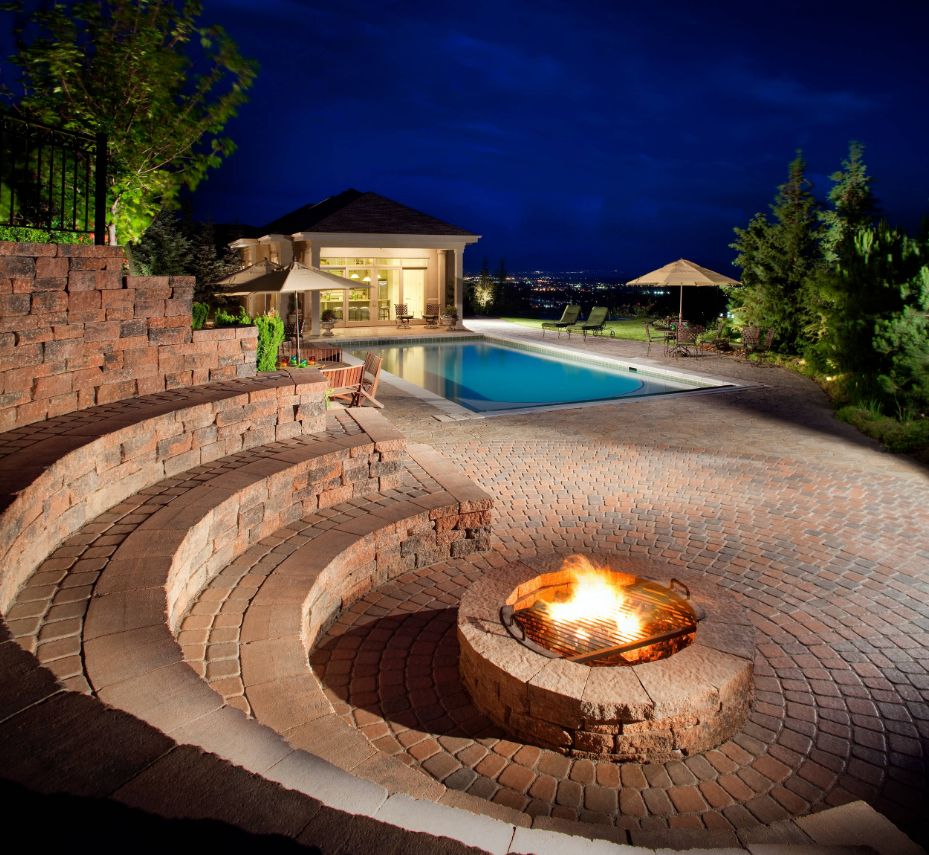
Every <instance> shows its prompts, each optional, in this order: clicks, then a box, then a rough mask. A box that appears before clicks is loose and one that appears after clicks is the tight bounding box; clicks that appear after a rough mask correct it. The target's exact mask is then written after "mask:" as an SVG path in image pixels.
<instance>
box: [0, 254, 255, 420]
mask: <svg viewBox="0 0 929 855" xmlns="http://www.w3.org/2000/svg"><path fill="white" fill-rule="evenodd" d="M125 263H126V262H125V256H124V254H123V252H122V250H121V249H120V248H119V247H106V246H83V245H55V244H18V243H8V242H0V431H2V430H10V429H12V428H14V427H17V426H19V425H25V424H31V423H34V422H38V421H43V420H45V419H48V418H54V417H55V416H59V415H62V414H64V413H70V412H74V411H76V410H80V409H85V408H87V407H92V406H95V405H97V404H106V403H110V402H112V401H117V400H121V399H124V398H130V397H133V396H135V395H146V394H150V393H153V392H161V391H164V390H166V389H177V388H181V387H183V386H190V385H193V384H199V383H209V382H215V381H218V380H227V379H233V378H236V377H249V376H252V375H254V374H255V352H256V347H257V330H255V329H254V328H251V327H248V328H241V329H238V328H230V329H221V330H202V331H198V332H196V333H195V332H194V331H193V330H192V329H191V326H190V322H191V304H192V300H193V289H194V279H193V278H192V277H188V276H127V275H126V274H125V269H124V268H125Z"/></svg>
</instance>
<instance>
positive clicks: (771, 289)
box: [730, 151, 822, 353]
mask: <svg viewBox="0 0 929 855" xmlns="http://www.w3.org/2000/svg"><path fill="white" fill-rule="evenodd" d="M805 173H806V162H805V161H804V160H803V155H802V154H801V153H800V152H799V151H798V152H797V156H796V157H795V158H794V160H793V161H792V162H791V164H790V167H789V171H788V177H787V181H786V183H784V184H782V185H781V186H780V187H779V188H778V194H777V196H776V197H775V199H774V202H773V203H772V204H771V214H772V216H773V222H772V221H771V220H769V219H768V218H767V217H766V216H765V215H764V214H756V215H755V216H754V217H752V219H751V221H750V222H749V224H748V228H746V229H740V228H737V229H736V230H735V232H736V240H735V241H734V242H733V243H732V244H730V246H731V247H732V248H733V249H735V250H737V251H738V253H739V254H738V255H737V256H736V259H735V262H734V263H735V265H736V266H737V267H741V268H742V271H743V272H742V287H741V288H739V289H733V291H732V292H731V293H732V297H733V301H734V302H737V303H738V304H739V306H740V307H741V309H742V315H743V318H744V320H745V321H746V322H748V323H751V324H754V325H757V326H760V327H764V328H773V329H774V336H775V341H776V342H777V343H778V345H779V347H780V349H781V350H785V351H787V352H791V353H797V352H799V351H800V350H801V349H802V347H803V344H804V329H805V327H806V318H805V312H804V308H805V305H804V299H803V296H804V294H803V289H804V283H805V282H806V280H807V278H808V277H809V276H810V275H812V274H813V273H814V271H815V270H816V269H817V267H818V266H819V265H820V264H821V262H822V251H821V249H820V246H819V242H818V229H817V209H818V203H817V202H816V199H815V198H814V197H813V194H812V193H811V192H810V186H811V185H810V182H809V180H808V179H807V178H806V174H805Z"/></svg>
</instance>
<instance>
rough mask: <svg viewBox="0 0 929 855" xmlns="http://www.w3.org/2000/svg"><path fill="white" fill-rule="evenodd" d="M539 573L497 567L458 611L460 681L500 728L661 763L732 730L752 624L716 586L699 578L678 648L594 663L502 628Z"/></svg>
mask: <svg viewBox="0 0 929 855" xmlns="http://www.w3.org/2000/svg"><path fill="white" fill-rule="evenodd" d="M538 572H539V568H538V567H532V568H531V567H528V566H526V565H525V564H522V563H514V564H510V565H507V566H505V567H503V568H500V569H497V570H495V571H493V572H491V573H489V574H488V575H486V576H484V577H483V578H482V579H481V580H479V581H478V582H476V583H475V584H474V585H473V586H472V587H471V588H470V589H469V590H468V591H467V592H466V593H465V596H464V597H463V598H462V601H461V605H460V607H459V613H458V640H459V644H460V648H461V654H460V660H459V667H460V670H461V675H462V679H463V681H464V683H465V685H466V687H467V689H468V691H469V692H470V693H471V697H472V699H473V700H474V703H475V704H476V705H477V706H478V707H479V708H480V709H481V710H482V711H483V712H484V713H485V714H486V715H487V716H489V717H490V718H491V719H492V720H493V721H494V722H496V723H497V724H499V725H500V726H501V727H502V728H503V729H504V730H506V731H507V732H508V733H510V734H511V735H513V736H514V737H516V738H517V739H520V740H522V741H524V742H529V743H532V744H536V745H540V746H543V747H546V748H552V749H556V750H558V751H561V752H564V753H566V754H571V755H573V756H580V757H584V756H590V757H603V756H607V757H609V758H612V759H615V760H621V761H623V760H628V761H632V760H635V761H662V760H666V759H671V758H674V757H680V756H685V755H690V754H694V753H698V752H700V751H705V750H708V749H709V748H712V747H714V746H716V745H718V744H720V743H721V742H723V741H724V740H725V739H727V738H729V737H730V736H731V735H732V734H734V733H735V732H736V731H737V730H738V729H739V727H740V726H741V724H742V722H743V721H744V719H745V716H746V715H747V713H748V709H749V705H750V703H751V699H752V659H753V656H754V630H753V628H752V626H751V623H750V621H749V619H748V617H747V614H746V613H745V612H744V611H743V610H742V609H741V608H739V607H737V606H736V605H735V604H734V603H733V602H732V601H731V600H728V599H727V598H726V597H725V595H724V593H723V592H721V591H719V590H718V589H716V588H715V586H712V585H711V584H710V583H709V582H706V583H704V582H703V581H701V582H700V583H699V586H697V587H696V588H695V589H694V596H693V600H694V602H696V603H697V604H698V605H700V606H702V607H703V608H704V610H705V611H706V614H707V617H706V619H704V620H703V621H701V622H700V624H699V628H698V630H697V634H696V638H695V640H694V643H693V644H691V645H690V646H689V647H687V648H685V649H684V650H681V651H679V652H678V653H675V654H674V655H673V656H670V657H668V658H666V659H661V660H659V661H655V662H644V663H641V664H637V665H629V666H618V667H600V668H591V667H588V666H586V665H581V664H578V663H576V662H571V661H569V660H567V659H550V658H548V657H545V656H542V655H541V654H539V653H536V652H534V651H532V650H529V649H528V648H527V647H524V646H523V645H522V644H520V643H519V642H518V641H516V640H515V639H514V638H513V637H512V636H510V634H509V633H508V632H507V631H506V629H505V628H504V627H503V624H502V623H501V621H500V616H499V611H500V606H501V605H502V604H503V603H505V602H506V599H507V597H508V596H510V594H511V593H512V592H513V591H514V589H515V588H516V587H517V586H518V585H520V584H522V583H525V582H526V581H527V580H528V579H530V578H531V577H532V576H535V575H536V574H537V573H538ZM643 575H644V574H643ZM652 578H653V579H655V578H656V574H654V573H653V575H652ZM657 581H662V580H661V579H657Z"/></svg>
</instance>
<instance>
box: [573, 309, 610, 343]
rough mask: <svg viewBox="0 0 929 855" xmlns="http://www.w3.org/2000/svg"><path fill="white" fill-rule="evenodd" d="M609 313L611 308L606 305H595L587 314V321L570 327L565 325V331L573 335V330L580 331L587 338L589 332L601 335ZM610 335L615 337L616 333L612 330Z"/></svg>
mask: <svg viewBox="0 0 929 855" xmlns="http://www.w3.org/2000/svg"><path fill="white" fill-rule="evenodd" d="M609 313H610V310H609V309H608V308H607V307H606V306H594V307H593V308H592V309H591V310H590V314H589V315H588V316H587V320H586V321H582V322H581V323H579V324H573V325H572V326H570V327H565V332H567V333H568V335H571V333H573V332H579V333H581V334H582V335H583V336H584V338H587V333H591V335H600V334H601V333H602V332H603V330H604V325H605V324H606V316H607V315H608V314H609ZM610 335H611V336H614V337H615V335H616V333H615V332H613V330H610Z"/></svg>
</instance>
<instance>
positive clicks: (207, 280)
mask: <svg viewBox="0 0 929 855" xmlns="http://www.w3.org/2000/svg"><path fill="white" fill-rule="evenodd" d="M215 241H216V238H215V235H214V233H213V226H212V225H211V224H210V223H190V222H183V221H181V220H180V219H179V218H178V217H177V216H176V215H175V214H173V213H172V212H170V211H161V212H160V213H159V214H158V215H157V216H156V217H155V219H154V220H152V222H151V224H150V225H149V227H148V228H147V229H146V230H145V234H143V235H142V239H141V240H140V241H139V242H138V243H134V244H130V245H128V246H127V247H126V254H127V256H128V257H129V264H130V269H131V270H132V272H133V273H134V274H136V275H142V276H194V277H196V279H197V284H196V286H195V289H194V300H198V301H204V302H213V301H214V300H213V299H212V298H213V287H212V286H213V284H214V283H216V282H217V281H219V280H220V279H222V278H223V277H224V276H227V275H228V274H230V273H232V272H233V271H235V270H238V268H239V267H240V266H241V265H240V264H239V259H238V256H237V255H236V253H235V252H234V251H233V250H230V249H229V248H228V247H218V246H217V245H216V242H215ZM215 302H218V303H219V304H221V305H225V304H226V300H225V299H223V298H219V299H218V300H216V301H215Z"/></svg>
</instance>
